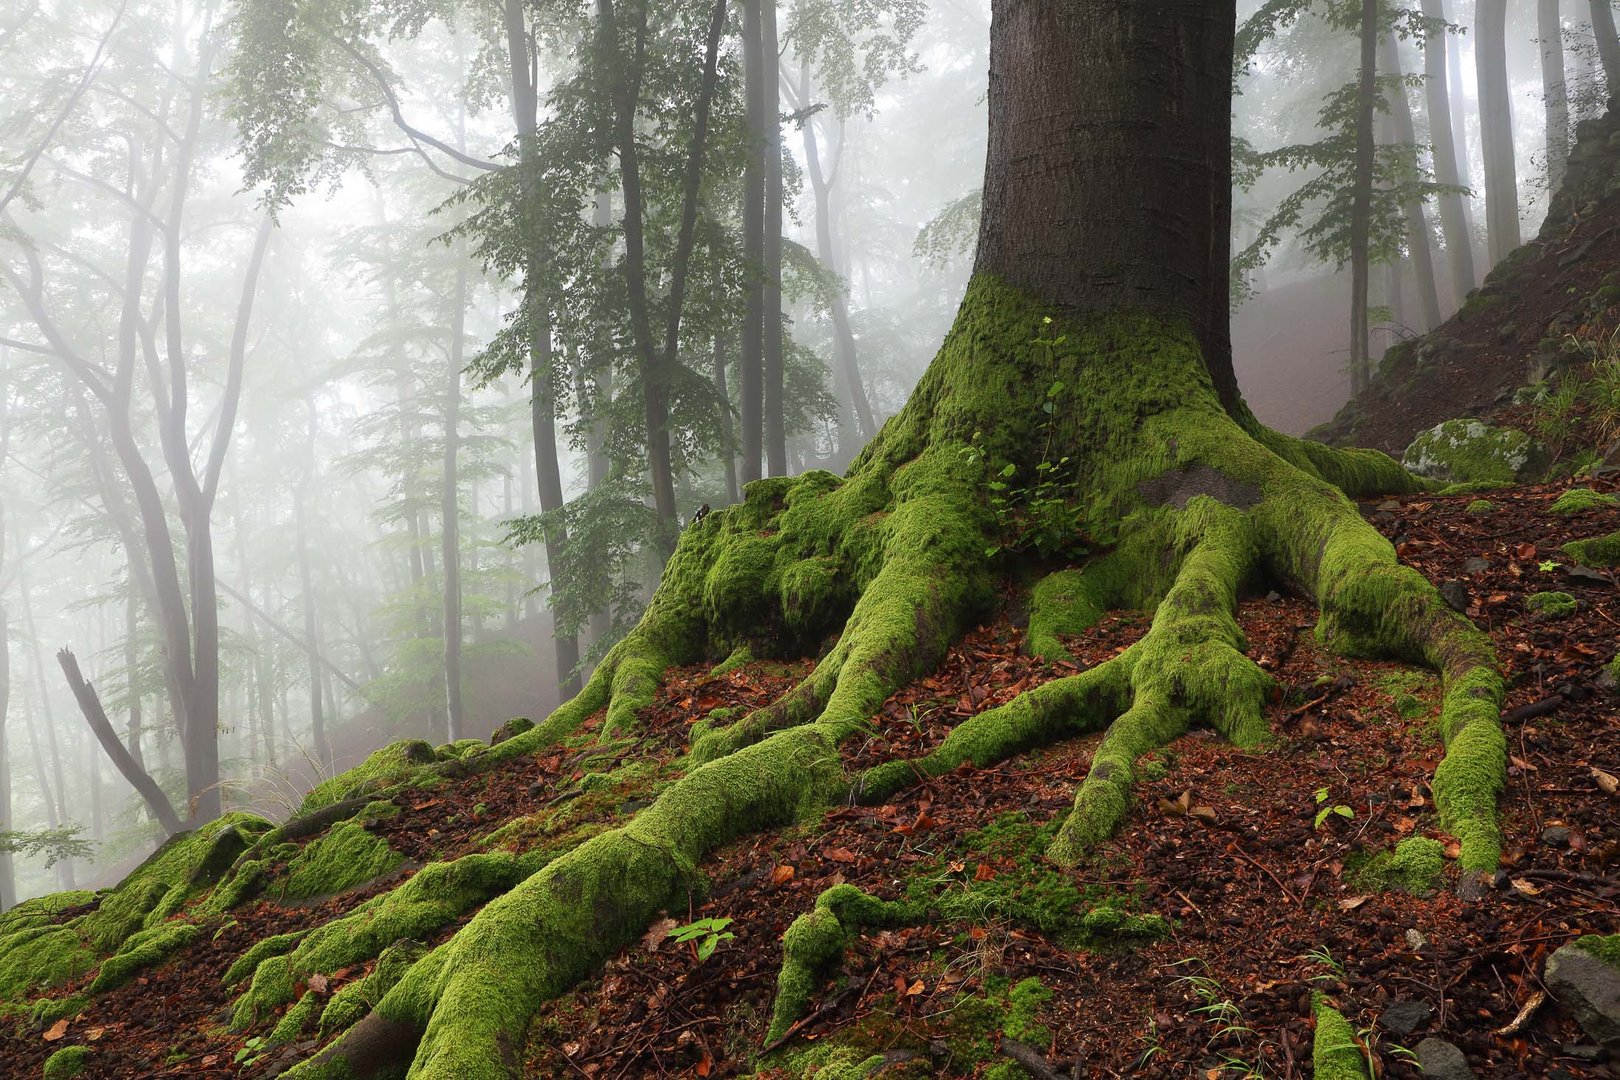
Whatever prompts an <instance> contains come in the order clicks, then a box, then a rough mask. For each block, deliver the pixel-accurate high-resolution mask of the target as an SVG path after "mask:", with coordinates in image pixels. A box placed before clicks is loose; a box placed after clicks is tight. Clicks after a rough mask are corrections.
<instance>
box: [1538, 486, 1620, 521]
mask: <svg viewBox="0 0 1620 1080" xmlns="http://www.w3.org/2000/svg"><path fill="white" fill-rule="evenodd" d="M1614 506H1620V499H1616V498H1615V497H1614V496H1613V495H1606V494H1604V493H1603V492H1600V491H1593V490H1592V489H1591V488H1584V487H1572V488H1570V489H1569V490H1568V491H1566V492H1564V493H1563V494H1562V495H1560V496H1558V498H1557V499H1555V500H1553V504H1552V505H1551V506H1549V507H1548V508H1547V509H1548V510H1550V511H1551V512H1552V513H1554V514H1571V515H1572V514H1584V513H1586V512H1588V511H1590V510H1607V509H1609V508H1610V507H1614Z"/></svg>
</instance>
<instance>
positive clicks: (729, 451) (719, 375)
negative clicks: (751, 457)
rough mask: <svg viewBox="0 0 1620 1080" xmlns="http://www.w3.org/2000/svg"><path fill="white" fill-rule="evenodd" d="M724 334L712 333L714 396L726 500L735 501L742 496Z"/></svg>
mask: <svg viewBox="0 0 1620 1080" xmlns="http://www.w3.org/2000/svg"><path fill="white" fill-rule="evenodd" d="M726 352H727V345H726V336H725V335H724V334H722V333H720V332H719V331H716V332H715V335H714V372H713V377H714V396H715V398H716V399H717V400H718V401H719V408H718V411H719V413H720V445H721V450H720V459H721V461H722V462H723V463H724V465H725V470H726V501H727V502H728V503H735V502H737V501H738V500H739V499H740V498H742V494H741V492H739V491H738V490H737V448H736V438H737V433H736V431H735V429H734V427H733V425H732V423H731V393H730V391H729V390H728V389H727V388H726Z"/></svg>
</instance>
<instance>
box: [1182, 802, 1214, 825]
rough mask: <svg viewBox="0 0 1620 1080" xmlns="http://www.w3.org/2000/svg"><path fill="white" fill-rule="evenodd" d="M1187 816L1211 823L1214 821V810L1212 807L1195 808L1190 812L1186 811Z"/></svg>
mask: <svg viewBox="0 0 1620 1080" xmlns="http://www.w3.org/2000/svg"><path fill="white" fill-rule="evenodd" d="M1187 816H1188V817H1195V818H1198V819H1199V820H1200V821H1208V822H1211V823H1213V822H1214V821H1215V820H1216V815H1215V808H1214V807H1213V806H1195V807H1193V808H1192V809H1191V810H1188V811H1187Z"/></svg>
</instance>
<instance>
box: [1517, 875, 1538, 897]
mask: <svg viewBox="0 0 1620 1080" xmlns="http://www.w3.org/2000/svg"><path fill="white" fill-rule="evenodd" d="M1513 888H1514V890H1515V891H1516V892H1520V893H1523V894H1524V895H1525V896H1540V895H1541V893H1542V888H1541V886H1539V885H1534V884H1531V883H1530V882H1529V881H1528V880H1526V879H1525V878H1522V877H1516V878H1514V879H1513Z"/></svg>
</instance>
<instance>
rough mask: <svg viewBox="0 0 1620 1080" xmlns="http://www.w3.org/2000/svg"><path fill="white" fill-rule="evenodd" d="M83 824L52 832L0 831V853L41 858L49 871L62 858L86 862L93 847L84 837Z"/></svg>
mask: <svg viewBox="0 0 1620 1080" xmlns="http://www.w3.org/2000/svg"><path fill="white" fill-rule="evenodd" d="M83 834H84V826H83V825H63V826H61V827H60V828H55V829H33V830H4V831H0V852H5V853H8V854H12V855H22V856H24V857H25V858H37V857H38V856H41V855H43V856H45V869H47V870H49V869H50V868H51V867H53V866H55V865H56V864H57V863H59V862H61V861H62V860H64V859H88V858H90V857H91V856H92V855H93V854H95V850H96V846H95V844H93V843H92V842H90V841H89V840H86V839H85V838H84V835H83Z"/></svg>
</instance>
